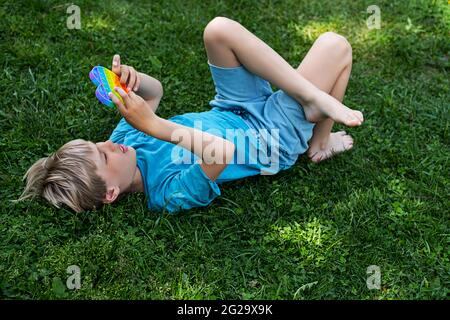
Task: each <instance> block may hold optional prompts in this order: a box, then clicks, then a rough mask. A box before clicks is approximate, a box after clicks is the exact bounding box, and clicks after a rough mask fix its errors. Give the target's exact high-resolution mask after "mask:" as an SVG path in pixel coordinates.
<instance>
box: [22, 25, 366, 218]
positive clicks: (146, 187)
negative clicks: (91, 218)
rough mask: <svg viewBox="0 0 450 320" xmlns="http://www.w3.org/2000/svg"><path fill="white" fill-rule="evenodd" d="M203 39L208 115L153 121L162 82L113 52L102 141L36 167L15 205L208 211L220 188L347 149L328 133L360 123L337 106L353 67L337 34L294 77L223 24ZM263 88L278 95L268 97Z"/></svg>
mask: <svg viewBox="0 0 450 320" xmlns="http://www.w3.org/2000/svg"><path fill="white" fill-rule="evenodd" d="M203 37H204V43H205V47H206V51H207V56H208V64H209V67H210V70H211V74H212V77H213V81H214V84H215V87H216V95H215V97H214V100H212V101H210V105H211V106H212V109H211V110H210V111H206V112H199V113H186V114H183V115H178V116H175V117H172V118H170V119H168V120H166V119H162V118H161V117H159V116H157V115H156V114H155V111H156V109H157V108H158V105H159V102H160V100H161V98H162V96H163V89H162V86H161V83H160V82H159V81H158V80H156V79H154V78H152V77H150V76H148V75H145V74H143V73H139V72H137V71H136V70H134V68H132V67H129V66H125V65H121V64H120V57H119V56H118V55H116V56H114V58H113V66H112V70H113V72H115V73H116V74H117V75H119V76H120V78H121V83H125V84H127V86H128V89H129V93H128V94H127V93H126V92H125V91H123V90H122V89H120V88H117V89H116V90H117V91H118V92H119V94H120V95H121V97H122V99H123V103H122V102H121V101H120V100H119V99H118V98H117V97H116V96H114V95H110V97H111V99H112V100H113V102H114V103H115V104H116V105H117V108H118V109H119V112H120V113H121V114H122V116H123V118H122V119H121V121H120V122H119V124H118V125H117V127H116V129H115V130H114V131H113V133H112V135H111V137H110V139H109V140H108V141H106V142H99V143H92V142H89V141H84V140H74V141H71V142H69V143H67V144H65V145H64V146H63V147H61V148H60V149H59V150H58V151H56V152H55V153H54V154H52V155H50V156H49V157H46V158H42V159H40V160H38V161H37V162H36V163H35V164H34V165H33V166H32V167H31V168H30V169H29V170H28V171H27V173H26V174H25V177H27V185H26V188H25V190H24V193H23V194H22V196H21V198H20V199H19V200H23V199H26V198H29V197H32V196H34V195H40V196H42V197H44V198H46V199H47V200H48V201H50V202H51V203H52V204H53V205H55V206H57V207H59V206H60V205H61V204H65V205H67V206H69V207H70V208H72V209H73V210H74V211H76V212H80V211H83V210H90V209H94V208H99V207H101V206H102V205H103V204H104V203H112V202H114V201H115V200H117V199H118V197H119V196H120V195H122V194H125V193H128V192H145V194H146V196H147V201H148V207H149V208H151V209H158V210H164V209H165V210H167V211H168V212H170V213H174V212H177V211H179V210H184V209H189V208H193V207H200V206H206V205H208V204H209V203H210V202H211V201H212V200H213V199H214V198H215V197H217V196H218V195H220V188H219V186H218V184H220V183H223V182H225V181H231V180H235V179H240V178H244V177H248V176H251V175H256V174H261V173H268V174H275V173H277V172H278V171H280V170H285V169H288V168H289V167H291V166H292V165H293V164H294V163H295V161H296V160H297V158H298V156H299V155H301V154H303V153H305V152H306V153H307V154H308V156H309V158H310V159H311V160H312V161H313V162H320V161H322V160H324V159H327V158H329V157H331V156H333V155H334V154H336V153H339V152H343V151H346V150H349V149H351V148H352V146H353V139H352V138H351V137H350V136H349V135H347V134H346V133H345V131H340V132H334V133H331V128H332V126H333V123H334V121H337V122H339V123H342V124H344V125H346V126H350V127H352V126H359V125H361V123H362V122H363V115H362V113H361V112H359V111H355V110H352V109H349V108H348V107H346V106H344V105H343V104H342V103H341V101H342V99H343V97H344V93H345V90H346V87H347V83H348V80H349V77H350V71H351V66H352V50H351V47H350V45H349V43H348V42H347V41H346V39H345V38H344V37H342V36H340V35H337V34H335V33H331V32H328V33H325V34H323V35H321V36H320V37H319V38H318V39H317V40H316V41H315V43H314V44H313V46H312V47H311V49H310V50H309V52H308V53H307V55H306V56H305V58H304V60H303V61H302V62H301V64H300V66H299V67H298V68H297V70H295V69H293V68H292V67H291V66H290V65H289V64H288V63H287V62H286V61H285V60H284V59H283V58H282V57H280V56H279V55H278V54H277V53H276V52H275V51H274V50H273V49H271V48H270V47H269V46H268V45H267V44H265V43H264V42H263V41H261V40H260V39H258V38H257V37H256V36H255V35H253V34H252V33H251V32H249V31H248V30H247V29H246V28H245V27H243V26H242V25H241V24H239V23H238V22H236V21H233V20H231V19H228V18H224V17H216V18H214V19H213V20H212V21H210V22H209V23H208V25H207V26H206V28H205V30H204V34H203ZM269 82H270V83H272V84H274V85H275V86H277V87H278V88H280V90H278V91H277V92H275V93H274V92H273V91H272V89H271V87H270V83H269ZM198 123H200V125H201V128H200V129H198V128H197V127H198ZM228 130H233V132H234V135H233V137H232V138H229V137H228V135H227V134H226V133H227V131H228ZM210 131H214V133H213V134H212V133H209V132H210ZM268 131H270V134H266V133H267V132H268ZM263 132H264V134H262V133H263ZM243 133H245V134H243ZM225 136H226V137H227V138H224V137H225ZM241 138H244V139H248V140H249V143H248V144H247V143H243V142H242V141H245V142H247V140H242V139H241ZM239 139H241V140H239ZM251 148H254V149H255V148H256V149H257V151H258V157H256V156H255V154H254V152H252V150H253V151H254V149H252V150H251ZM180 151H184V157H183V158H182V159H181V160H180V158H179V157H177V155H178V156H179V153H180ZM186 151H187V153H186ZM239 155H244V161H242V160H243V159H242V158H241V157H240V156H239ZM238 156H239V157H238ZM238 158H239V159H238ZM239 160H240V161H239ZM235 161H236V162H237V163H234V162H235Z"/></svg>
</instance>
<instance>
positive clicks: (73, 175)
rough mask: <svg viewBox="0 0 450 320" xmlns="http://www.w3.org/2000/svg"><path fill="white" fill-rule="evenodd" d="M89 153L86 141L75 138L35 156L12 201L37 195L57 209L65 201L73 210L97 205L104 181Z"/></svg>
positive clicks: (96, 206)
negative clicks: (20, 193) (20, 188)
mask: <svg viewBox="0 0 450 320" xmlns="http://www.w3.org/2000/svg"><path fill="white" fill-rule="evenodd" d="M92 154H93V151H92V147H90V145H89V143H88V142H87V141H85V140H82V139H77V140H72V141H70V142H68V143H66V144H65V145H63V146H62V147H61V148H60V149H59V150H58V151H56V152H54V153H53V154H51V155H50V156H48V157H45V158H41V159H39V160H38V161H36V162H35V163H34V164H33V165H32V166H31V167H30V168H29V169H28V171H27V172H26V173H25V175H24V177H23V180H25V178H26V179H27V182H26V187H25V190H24V191H23V193H22V195H21V196H20V198H19V199H17V200H16V201H22V200H25V199H28V198H33V197H35V196H41V197H43V198H45V199H46V200H47V201H49V202H50V203H51V204H53V205H54V206H56V207H57V208H60V207H61V204H65V205H67V206H68V207H70V208H71V209H72V210H74V211H75V212H81V211H84V210H92V209H98V208H100V207H101V206H102V205H103V197H104V195H105V194H106V184H105V182H104V180H103V179H102V178H101V177H100V176H99V175H98V174H97V173H96V170H97V165H96V164H95V162H94V161H93V160H91V158H90V157H89V156H91V155H92Z"/></svg>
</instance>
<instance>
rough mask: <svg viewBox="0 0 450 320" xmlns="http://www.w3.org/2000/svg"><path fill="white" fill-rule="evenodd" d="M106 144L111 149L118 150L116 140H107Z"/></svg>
mask: <svg viewBox="0 0 450 320" xmlns="http://www.w3.org/2000/svg"><path fill="white" fill-rule="evenodd" d="M106 145H107V146H108V148H109V149H110V150H111V151H115V150H116V144H115V143H114V142H112V141H111V140H107V141H106Z"/></svg>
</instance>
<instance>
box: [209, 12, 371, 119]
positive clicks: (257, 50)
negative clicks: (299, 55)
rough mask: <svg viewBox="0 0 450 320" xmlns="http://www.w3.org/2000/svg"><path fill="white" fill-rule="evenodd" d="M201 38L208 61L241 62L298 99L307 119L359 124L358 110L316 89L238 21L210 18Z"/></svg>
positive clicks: (234, 63)
mask: <svg viewBox="0 0 450 320" xmlns="http://www.w3.org/2000/svg"><path fill="white" fill-rule="evenodd" d="M203 37H204V41H205V46H206V49H207V53H208V59H210V62H211V63H213V64H214V63H219V64H220V63H223V65H224V66H236V65H240V64H243V65H244V66H245V67H246V69H248V70H249V71H250V72H252V73H254V74H256V75H258V76H260V77H261V78H264V79H266V80H267V81H269V82H271V83H272V84H274V85H275V86H277V87H278V88H280V89H282V90H284V91H285V92H286V93H287V94H289V95H290V96H291V97H292V98H294V99H295V100H297V101H298V102H300V103H301V104H302V105H303V107H304V110H305V115H306V117H307V119H308V120H309V121H311V122H318V121H320V120H323V119H325V118H326V117H330V118H332V119H333V120H335V121H337V122H340V123H343V124H345V125H347V126H355V125H360V124H361V123H362V121H363V116H362V113H361V112H359V111H356V110H351V109H350V108H347V107H346V106H344V105H343V104H342V103H340V102H339V101H337V100H336V99H335V98H333V97H331V96H330V95H328V94H326V93H324V92H323V91H321V90H317V87H315V86H314V85H313V84H311V82H309V81H308V80H306V79H305V78H304V77H303V76H302V75H301V74H300V73H298V72H297V71H296V70H295V69H294V68H292V66H290V65H289V64H288V63H287V62H286V61H285V60H284V59H283V58H282V57H281V56H280V55H279V54H278V53H277V52H275V51H274V50H273V49H272V48H270V47H269V46H268V45H267V44H266V43H264V42H263V41H262V40H260V39H259V38H257V37H256V36H255V35H254V34H252V33H251V32H250V31H248V30H247V29H246V28H244V27H243V26H242V25H241V24H239V23H238V22H236V21H233V20H230V19H228V18H224V17H217V18H214V19H213V20H212V21H211V22H210V23H209V24H208V25H207V26H206V28H205V31H204V34H203ZM233 57H234V59H233Z"/></svg>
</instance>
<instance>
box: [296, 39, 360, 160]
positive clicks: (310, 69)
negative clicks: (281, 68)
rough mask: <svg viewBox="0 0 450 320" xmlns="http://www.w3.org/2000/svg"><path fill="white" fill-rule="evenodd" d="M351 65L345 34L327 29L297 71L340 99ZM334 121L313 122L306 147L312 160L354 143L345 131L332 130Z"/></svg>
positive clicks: (326, 156) (350, 55)
mask: <svg viewBox="0 0 450 320" xmlns="http://www.w3.org/2000/svg"><path fill="white" fill-rule="evenodd" d="M351 69H352V48H351V46H350V44H349V43H348V41H347V40H346V39H345V38H344V37H342V36H340V35H338V34H335V33H332V32H327V33H324V34H322V35H321V36H320V37H319V38H318V39H317V40H316V41H315V42H314V44H313V45H312V47H311V49H310V50H309V51H308V53H307V54H306V56H305V58H304V59H303V61H302V62H301V64H300V66H299V67H298V68H297V71H298V72H299V73H300V74H301V75H302V76H303V77H305V78H306V79H308V80H309V81H311V82H312V83H313V84H314V85H315V86H316V87H318V88H319V89H321V90H322V91H325V92H327V93H329V94H330V95H331V96H333V97H334V98H336V99H337V100H339V101H342V100H343V98H344V94H345V90H346V89H347V84H348V80H349V78H350V72H351ZM333 124H334V121H333V120H332V119H330V118H327V119H325V120H322V121H320V122H318V123H316V125H315V127H314V132H313V136H312V138H311V140H310V141H309V149H308V151H307V154H308V156H309V158H310V159H311V160H312V161H313V162H320V161H322V160H325V159H327V158H329V157H331V156H332V155H333V154H336V153H339V152H343V151H346V150H349V149H351V148H352V147H353V139H352V137H351V136H350V135H347V134H346V132H345V131H339V132H334V133H331V129H332V127H333Z"/></svg>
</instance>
